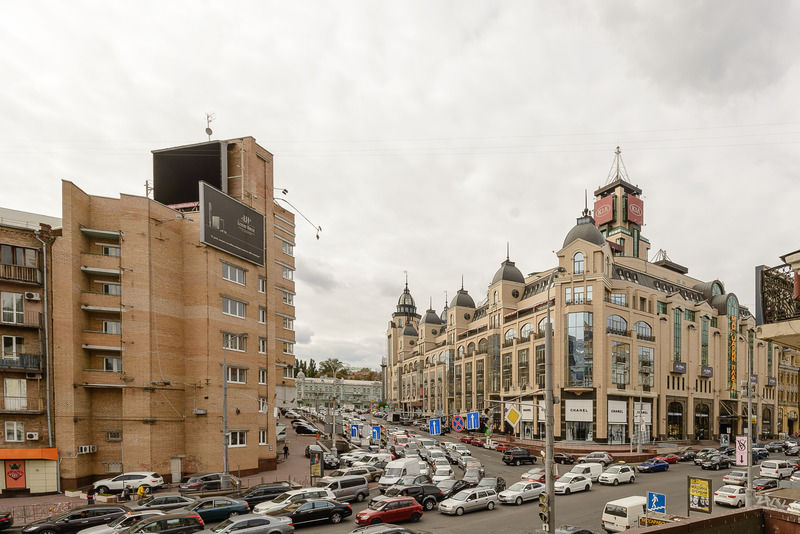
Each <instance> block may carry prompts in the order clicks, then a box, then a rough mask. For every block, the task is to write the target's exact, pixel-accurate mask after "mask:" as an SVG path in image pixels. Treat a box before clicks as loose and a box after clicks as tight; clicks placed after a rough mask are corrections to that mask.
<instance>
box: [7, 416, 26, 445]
mask: <svg viewBox="0 0 800 534" xmlns="http://www.w3.org/2000/svg"><path fill="white" fill-rule="evenodd" d="M6 441H25V423H23V422H21V421H6Z"/></svg>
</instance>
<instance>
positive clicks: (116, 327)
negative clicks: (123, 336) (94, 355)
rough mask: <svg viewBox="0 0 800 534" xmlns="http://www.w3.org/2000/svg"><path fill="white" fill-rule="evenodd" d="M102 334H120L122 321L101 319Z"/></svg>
mask: <svg viewBox="0 0 800 534" xmlns="http://www.w3.org/2000/svg"><path fill="white" fill-rule="evenodd" d="M103 333H104V334H120V333H122V323H121V322H119V321H103Z"/></svg>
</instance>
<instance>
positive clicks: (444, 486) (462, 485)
mask: <svg viewBox="0 0 800 534" xmlns="http://www.w3.org/2000/svg"><path fill="white" fill-rule="evenodd" d="M436 487H437V488H439V489H440V490H442V494H443V495H444V498H445V499H447V498H448V497H452V496H453V495H455V494H456V493H458V492H459V491H461V490H464V489H468V488H472V487H475V485H474V484H471V483H469V482H467V481H465V480H454V479H452V478H451V479H450V480H443V481H441V482H439V483H438V484H436Z"/></svg>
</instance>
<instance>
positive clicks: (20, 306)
mask: <svg viewBox="0 0 800 534" xmlns="http://www.w3.org/2000/svg"><path fill="white" fill-rule="evenodd" d="M22 297H23V295H22V293H2V294H0V301H2V311H3V313H2V320H3V322H4V323H18V324H23V323H25V301H24V300H23V298H22Z"/></svg>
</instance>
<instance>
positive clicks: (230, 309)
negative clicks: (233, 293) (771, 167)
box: [222, 297, 246, 319]
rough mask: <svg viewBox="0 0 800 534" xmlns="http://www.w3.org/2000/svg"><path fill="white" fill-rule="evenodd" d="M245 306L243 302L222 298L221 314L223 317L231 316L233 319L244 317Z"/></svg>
mask: <svg viewBox="0 0 800 534" xmlns="http://www.w3.org/2000/svg"><path fill="white" fill-rule="evenodd" d="M245 308H246V304H245V303H244V302H241V301H238V300H233V299H232V298H228V297H222V313H224V314H225V315H233V316H234V317H240V318H242V319H244V317H245Z"/></svg>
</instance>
